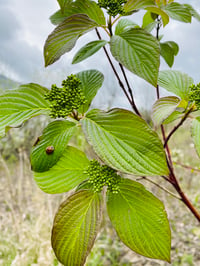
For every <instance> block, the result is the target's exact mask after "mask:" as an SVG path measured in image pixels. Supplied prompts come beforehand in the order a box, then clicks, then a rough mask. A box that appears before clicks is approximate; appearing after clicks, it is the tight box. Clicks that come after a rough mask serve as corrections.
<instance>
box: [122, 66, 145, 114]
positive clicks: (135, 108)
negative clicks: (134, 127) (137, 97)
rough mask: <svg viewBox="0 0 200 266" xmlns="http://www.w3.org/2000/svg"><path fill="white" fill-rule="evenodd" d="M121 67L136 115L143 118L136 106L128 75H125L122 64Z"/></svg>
mask: <svg viewBox="0 0 200 266" xmlns="http://www.w3.org/2000/svg"><path fill="white" fill-rule="evenodd" d="M119 66H120V68H121V71H122V74H123V76H124V79H125V82H126V85H127V87H128V92H129V94H130V97H131V101H132V107H133V109H134V111H135V113H136V114H137V115H138V116H141V114H140V112H139V110H138V109H137V106H136V104H135V101H134V97H133V92H132V89H131V86H130V84H129V81H128V79H127V76H126V73H125V70H124V67H123V65H122V64H121V63H119Z"/></svg>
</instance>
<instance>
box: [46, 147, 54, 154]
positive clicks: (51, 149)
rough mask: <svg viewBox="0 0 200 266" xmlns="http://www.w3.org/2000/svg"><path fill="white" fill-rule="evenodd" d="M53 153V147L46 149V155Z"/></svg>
mask: <svg viewBox="0 0 200 266" xmlns="http://www.w3.org/2000/svg"><path fill="white" fill-rule="evenodd" d="M53 152H54V147H53V146H48V147H46V154H52V153H53Z"/></svg>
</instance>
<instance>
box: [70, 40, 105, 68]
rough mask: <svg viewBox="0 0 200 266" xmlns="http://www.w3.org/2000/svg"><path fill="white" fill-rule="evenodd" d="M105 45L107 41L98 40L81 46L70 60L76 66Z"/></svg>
mask: <svg viewBox="0 0 200 266" xmlns="http://www.w3.org/2000/svg"><path fill="white" fill-rule="evenodd" d="M106 44H107V41H104V40H98V41H93V42H89V43H88V44H86V45H85V46H83V47H82V48H81V49H80V50H79V51H78V52H77V53H76V54H75V56H74V58H73V60H72V64H77V63H79V62H81V61H83V60H85V59H86V58H88V57H90V56H92V55H93V54H95V53H96V52H98V51H99V50H100V49H101V48H102V47H103V46H105V45H106Z"/></svg>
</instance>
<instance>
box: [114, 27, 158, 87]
mask: <svg viewBox="0 0 200 266" xmlns="http://www.w3.org/2000/svg"><path fill="white" fill-rule="evenodd" d="M110 50H111V53H112V55H113V56H114V57H115V59H116V60H117V61H119V62H120V63H121V64H122V65H124V66H125V67H126V68H127V69H129V70H130V71H132V72H133V73H134V74H136V75H138V76H139V77H141V78H143V79H145V80H146V81H148V82H149V83H151V84H152V85H153V86H156V85H157V78H158V69H159V65H160V45H159V42H158V40H156V38H155V37H153V36H152V35H151V34H150V33H148V32H146V31H145V30H143V29H130V30H127V31H125V32H122V33H120V34H119V35H114V36H112V37H111V42H110Z"/></svg>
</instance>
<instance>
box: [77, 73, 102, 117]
mask: <svg viewBox="0 0 200 266" xmlns="http://www.w3.org/2000/svg"><path fill="white" fill-rule="evenodd" d="M76 76H77V77H78V78H79V79H80V81H81V85H80V88H81V90H82V91H83V93H84V95H85V98H86V99H87V102H86V103H85V104H84V105H82V106H81V108H80V109H79V112H80V113H83V114H84V113H85V112H86V111H87V110H88V108H89V107H90V104H91V102H92V100H93V98H94V97H95V95H96V94H97V91H98V90H99V88H101V86H102V83H103V80H104V76H103V74H102V73H101V72H99V71H98V70H94V69H91V70H86V71H81V72H79V73H77V74H76Z"/></svg>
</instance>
